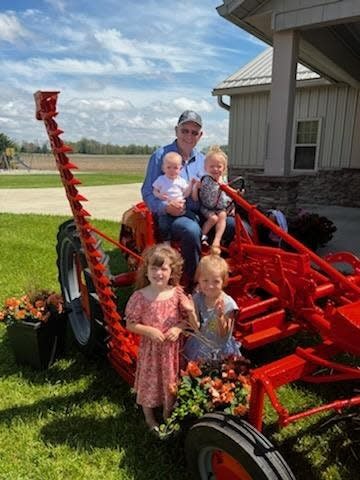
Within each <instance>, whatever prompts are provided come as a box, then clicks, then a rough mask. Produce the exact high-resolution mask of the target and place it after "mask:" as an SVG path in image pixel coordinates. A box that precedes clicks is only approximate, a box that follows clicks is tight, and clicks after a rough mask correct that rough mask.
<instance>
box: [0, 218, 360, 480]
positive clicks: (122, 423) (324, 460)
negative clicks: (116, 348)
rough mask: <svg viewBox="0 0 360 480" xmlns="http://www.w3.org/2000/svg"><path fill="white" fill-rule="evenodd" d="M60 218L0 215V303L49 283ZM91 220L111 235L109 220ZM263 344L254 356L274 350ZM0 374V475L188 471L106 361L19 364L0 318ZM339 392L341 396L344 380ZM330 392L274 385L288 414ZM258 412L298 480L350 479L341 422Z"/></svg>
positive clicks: (49, 479)
mask: <svg viewBox="0 0 360 480" xmlns="http://www.w3.org/2000/svg"><path fill="white" fill-rule="evenodd" d="M65 219H66V218H65V217H55V216H45V215H44V216H43V215H10V214H0V238H1V247H2V248H1V262H0V304H1V303H2V302H3V301H4V299H5V298H6V297H8V296H13V295H15V296H18V295H21V294H23V293H25V292H26V291H27V290H28V289H30V288H33V287H36V288H46V289H56V290H58V284H57V271H56V265H55V262H56V256H55V242H56V232H57V229H58V225H59V224H60V223H61V222H63V221H64V220H65ZM94 224H95V225H96V226H97V227H98V228H100V229H102V230H104V231H105V232H106V233H107V234H109V235H110V236H112V237H114V238H116V237H117V234H118V228H119V226H118V224H117V223H115V222H109V221H94ZM104 248H105V250H108V249H109V248H110V246H108V245H105V244H104ZM293 348H294V345H292V344H291V342H290V343H289V342H288V343H287V344H286V345H281V346H278V347H277V349H278V350H279V351H280V352H281V354H285V349H288V350H292V349H293ZM272 350H273V348H270V349H268V350H266V349H265V350H264V351H263V352H259V357H261V358H263V357H265V356H268V355H273V353H274V352H273V351H272ZM256 361H257V360H256V359H255V362H256ZM0 372H1V382H0V445H1V448H0V460H1V461H0V480H63V479H69V480H82V479H84V480H85V479H91V480H92V479H102V480H115V479H116V480H119V479H120V480H127V479H129V480H130V479H131V480H148V479H149V480H150V479H151V480H155V479H156V480H158V479H164V480H180V479H182V480H186V479H187V478H188V477H187V474H186V467H185V460H184V453H183V449H182V444H183V442H182V439H181V438H178V439H175V440H172V441H169V442H160V443H159V442H158V441H156V440H155V439H154V438H153V437H151V436H150V435H149V433H148V432H147V430H146V428H145V425H144V422H143V419H142V414H141V411H140V410H138V409H137V408H136V407H135V404H134V399H133V396H132V394H131V393H130V389H129V387H128V386H127V385H126V384H125V383H124V382H123V381H122V380H121V379H120V378H119V377H118V376H117V374H116V373H115V372H114V371H113V370H112V369H111V367H110V366H109V364H108V363H107V362H106V360H104V359H101V358H93V359H89V358H85V357H84V356H82V355H81V354H80V353H78V352H77V351H75V350H74V349H73V347H71V348H69V349H68V352H67V354H66V356H65V358H63V359H61V360H59V361H57V362H56V363H55V364H54V365H53V366H52V367H50V368H49V369H48V370H46V371H41V372H39V371H34V370H32V369H30V368H28V367H20V366H18V365H17V364H16V363H15V361H14V357H13V354H12V351H11V348H10V344H9V341H8V338H7V335H6V328H5V326H4V325H0ZM346 389H347V390H351V388H348V387H346ZM338 390H339V391H338V393H344V394H345V395H347V394H348V392H345V386H343V385H341V386H340V387H338ZM331 393H332V392H331V391H330V390H329V389H324V388H321V387H320V388H319V387H317V388H315V387H313V388H311V387H309V386H306V385H304V384H297V385H292V386H286V387H283V388H281V389H280V392H279V396H280V398H281V399H282V400H283V401H284V402H285V403H286V405H287V407H288V408H289V409H290V411H296V409H298V408H303V407H305V406H307V407H311V406H315V405H317V404H319V402H323V401H326V400H327V398H328V397H329V396H330V394H331ZM266 411H267V415H266V427H265V433H266V434H267V435H268V436H269V438H270V439H271V441H272V442H273V443H275V444H276V445H277V446H278V448H279V450H280V451H281V453H282V454H283V455H284V456H285V458H286V460H287V461H288V463H289V464H290V466H291V467H292V468H293V470H294V472H295V475H296V478H297V480H347V479H355V478H358V471H359V470H358V465H357V464H356V462H355V461H354V459H353V457H352V455H351V448H354V449H355V448H357V449H358V446H359V443H357V444H356V443H355V442H356V439H355V438H352V440H351V438H350V434H349V433H348V431H347V426H346V424H345V423H336V424H334V425H332V426H330V427H326V428H324V429H323V430H321V429H319V427H320V425H321V422H323V421H324V418H325V417H324V416H322V417H319V416H317V417H312V418H310V419H308V420H306V421H302V422H298V423H296V424H294V425H291V426H289V427H287V428H284V429H281V430H279V431H278V430H277V428H276V425H275V423H274V419H275V416H274V412H273V411H272V409H270V408H269V406H268V405H267V408H266ZM358 442H360V438H358ZM345 464H346V466H345ZM254 480H256V479H254Z"/></svg>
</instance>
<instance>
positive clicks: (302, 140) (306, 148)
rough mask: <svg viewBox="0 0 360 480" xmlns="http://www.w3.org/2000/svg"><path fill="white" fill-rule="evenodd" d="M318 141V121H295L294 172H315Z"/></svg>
mask: <svg viewBox="0 0 360 480" xmlns="http://www.w3.org/2000/svg"><path fill="white" fill-rule="evenodd" d="M319 141H320V119H316V120H314V119H311V120H297V121H296V131H295V145H294V162H293V165H294V166H293V169H294V170H316V167H317V157H318V153H319Z"/></svg>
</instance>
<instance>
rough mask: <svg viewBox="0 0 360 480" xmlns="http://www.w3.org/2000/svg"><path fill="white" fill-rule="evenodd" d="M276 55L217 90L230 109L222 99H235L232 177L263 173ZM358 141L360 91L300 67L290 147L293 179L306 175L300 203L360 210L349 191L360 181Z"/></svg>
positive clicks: (264, 56) (259, 59)
mask: <svg viewBox="0 0 360 480" xmlns="http://www.w3.org/2000/svg"><path fill="white" fill-rule="evenodd" d="M272 54H273V49H272V48H271V47H270V48H267V49H266V50H265V51H264V52H263V53H261V54H260V55H259V56H257V57H256V58H255V59H254V60H252V61H251V62H250V63H248V64H247V65H245V66H243V67H242V68H241V69H240V70H238V71H237V72H236V73H234V74H233V75H231V76H230V77H228V78H227V79H226V80H224V81H223V82H221V83H220V84H219V85H217V86H216V87H215V89H214V90H213V94H214V95H216V96H218V97H219V101H220V104H222V106H223V107H225V108H227V107H226V103H225V102H224V100H223V96H224V95H226V96H229V97H230V102H229V105H228V106H229V115H230V117H229V158H230V173H231V175H233V176H235V175H239V174H244V173H256V172H262V171H263V169H264V161H265V158H266V155H267V138H268V137H267V135H268V129H269V103H270V87H271V67H272ZM359 136H360V95H359V90H358V89H356V88H353V87H350V86H347V85H341V84H340V85H339V84H336V85H332V84H331V83H330V82H329V81H328V80H325V79H324V78H321V77H320V76H319V75H318V74H317V73H315V72H312V71H311V70H309V69H308V68H306V67H304V66H303V65H301V64H298V65H297V74H296V94H295V105H294V121H293V133H292V147H291V174H292V175H297V176H298V175H302V177H301V181H300V183H299V191H298V202H300V203H301V202H303V203H305V202H306V201H311V202H316V203H328V204H337V205H358V206H360V203H359V195H357V194H355V192H356V190H353V191H352V192H351V191H349V185H350V184H351V182H353V180H354V178H353V177H354V175H355V176H357V175H358V176H359V180H357V182H360V162H359V160H360V149H359ZM344 169H346V170H344ZM354 169H355V171H354ZM315 174H316V175H315ZM349 182H350V183H349ZM340 184H343V186H344V187H345V191H344V189H342V188H341V189H340V188H339V185H340ZM357 184H359V183H357ZM334 186H335V188H334ZM354 188H355V186H354ZM357 191H359V190H358V189H357ZM309 195H310V197H309Z"/></svg>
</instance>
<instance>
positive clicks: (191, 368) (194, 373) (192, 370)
mask: <svg viewBox="0 0 360 480" xmlns="http://www.w3.org/2000/svg"><path fill="white" fill-rule="evenodd" d="M186 370H187V372H188V374H189V375H190V377H193V378H195V377H200V375H201V374H202V371H201V370H200V368H199V365H198V364H197V363H196V362H189V363H188V365H187V368H186Z"/></svg>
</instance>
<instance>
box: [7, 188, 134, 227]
mask: <svg viewBox="0 0 360 480" xmlns="http://www.w3.org/2000/svg"><path fill="white" fill-rule="evenodd" d="M140 188H141V183H131V184H125V185H110V186H97V187H82V186H80V187H79V192H80V193H81V195H83V196H84V197H86V198H87V199H88V201H87V202H83V205H84V208H85V209H86V210H87V211H88V212H89V213H90V214H91V217H92V218H98V219H106V220H115V221H120V220H121V217H122V214H123V213H124V212H125V211H126V210H128V209H129V208H130V207H132V205H134V204H136V203H138V202H140V201H141V194H140ZM0 212H6V213H38V214H46V215H69V216H71V210H70V207H69V203H68V200H67V198H66V194H65V190H64V188H33V189H31V188H17V189H13V188H11V189H10V188H3V189H0Z"/></svg>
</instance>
